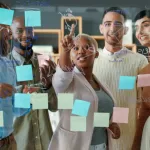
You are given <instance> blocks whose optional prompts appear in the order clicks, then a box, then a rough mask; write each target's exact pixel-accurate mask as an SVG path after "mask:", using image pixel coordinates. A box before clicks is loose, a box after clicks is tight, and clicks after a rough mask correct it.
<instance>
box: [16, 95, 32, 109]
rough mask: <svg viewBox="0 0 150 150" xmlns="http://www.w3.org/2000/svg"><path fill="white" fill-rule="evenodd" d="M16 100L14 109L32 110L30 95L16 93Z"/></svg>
mask: <svg viewBox="0 0 150 150" xmlns="http://www.w3.org/2000/svg"><path fill="white" fill-rule="evenodd" d="M14 98H15V100H14V107H16V108H30V99H31V95H30V94H23V93H16V94H15V97H14Z"/></svg>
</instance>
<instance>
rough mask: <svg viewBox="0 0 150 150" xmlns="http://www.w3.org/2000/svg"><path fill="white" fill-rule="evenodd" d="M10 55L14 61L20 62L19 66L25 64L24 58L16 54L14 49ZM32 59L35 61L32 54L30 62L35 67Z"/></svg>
mask: <svg viewBox="0 0 150 150" xmlns="http://www.w3.org/2000/svg"><path fill="white" fill-rule="evenodd" d="M12 55H13V58H14V59H15V60H17V61H19V62H20V65H23V64H24V63H25V58H24V57H23V56H21V55H20V54H19V53H18V52H16V50H15V47H14V48H13V50H12ZM34 59H35V53H34V52H33V55H32V57H31V59H30V60H31V62H32V64H33V66H34V67H35V61H34Z"/></svg>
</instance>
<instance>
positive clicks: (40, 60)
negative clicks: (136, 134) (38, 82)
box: [37, 55, 50, 67]
mask: <svg viewBox="0 0 150 150" xmlns="http://www.w3.org/2000/svg"><path fill="white" fill-rule="evenodd" d="M37 58H38V62H39V67H41V66H42V65H43V64H44V62H45V60H49V59H50V57H49V56H48V55H38V56H37Z"/></svg>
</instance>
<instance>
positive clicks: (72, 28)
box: [69, 24, 75, 36]
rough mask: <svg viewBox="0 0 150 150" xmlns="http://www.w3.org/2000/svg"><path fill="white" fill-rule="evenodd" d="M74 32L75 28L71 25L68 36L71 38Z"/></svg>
mask: <svg viewBox="0 0 150 150" xmlns="http://www.w3.org/2000/svg"><path fill="white" fill-rule="evenodd" d="M74 30H75V26H74V24H72V25H71V30H70V34H69V35H70V36H73V35H74Z"/></svg>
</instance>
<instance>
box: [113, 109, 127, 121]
mask: <svg viewBox="0 0 150 150" xmlns="http://www.w3.org/2000/svg"><path fill="white" fill-rule="evenodd" d="M128 116H129V108H123V107H114V108H113V116H112V122H115V123H128Z"/></svg>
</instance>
